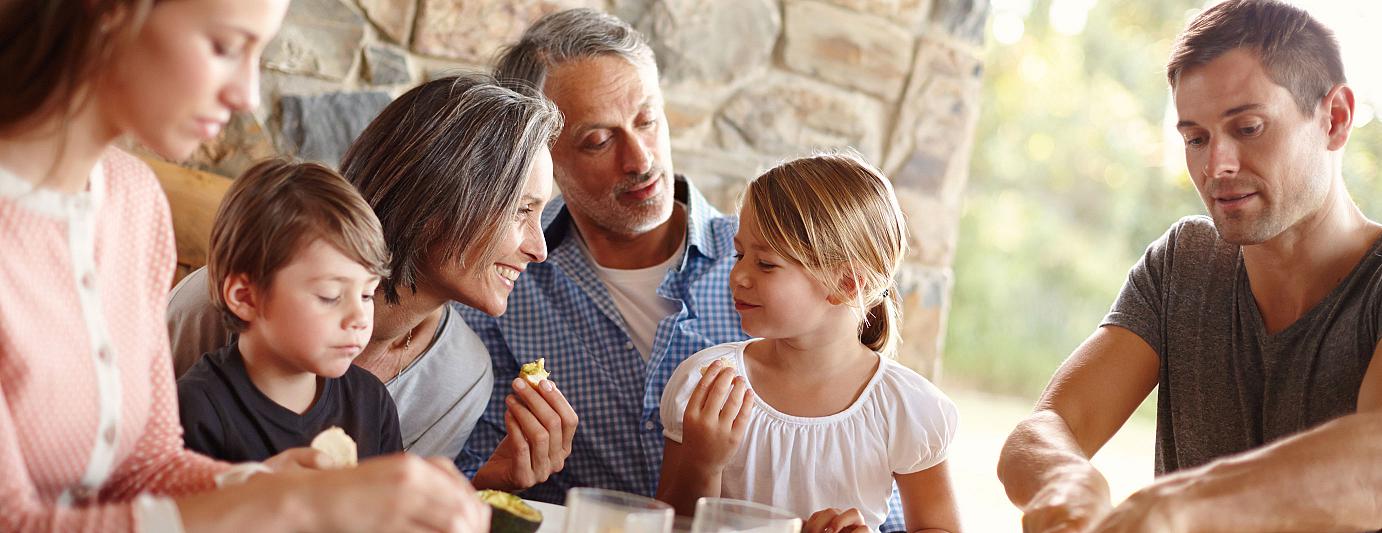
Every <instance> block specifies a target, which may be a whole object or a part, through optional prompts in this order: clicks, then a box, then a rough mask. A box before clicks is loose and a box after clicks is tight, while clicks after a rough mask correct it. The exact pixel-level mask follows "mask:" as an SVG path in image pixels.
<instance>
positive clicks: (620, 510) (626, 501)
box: [563, 487, 673, 533]
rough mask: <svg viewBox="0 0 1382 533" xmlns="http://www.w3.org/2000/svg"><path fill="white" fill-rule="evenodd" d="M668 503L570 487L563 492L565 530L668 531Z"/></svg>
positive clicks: (610, 532)
mask: <svg viewBox="0 0 1382 533" xmlns="http://www.w3.org/2000/svg"><path fill="white" fill-rule="evenodd" d="M672 514H673V513H672V506H670V505H667V504H665V503H662V502H660V501H657V500H654V499H652V498H645V497H643V496H637V495H634V494H629V493H626V492H619V491H614V490H605V489H594V488H586V487H581V488H574V489H571V490H569V491H567V492H566V528H565V529H564V530H563V531H564V532H565V533H671V531H672Z"/></svg>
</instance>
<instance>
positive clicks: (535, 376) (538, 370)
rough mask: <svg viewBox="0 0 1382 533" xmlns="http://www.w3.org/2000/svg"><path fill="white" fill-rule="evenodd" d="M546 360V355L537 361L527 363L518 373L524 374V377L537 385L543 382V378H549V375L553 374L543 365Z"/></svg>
mask: <svg viewBox="0 0 1382 533" xmlns="http://www.w3.org/2000/svg"><path fill="white" fill-rule="evenodd" d="M546 362H547V358H546V357H539V358H537V360H536V361H533V362H531V363H526V364H524V365H523V367H522V368H519V369H518V375H520V376H523V379H526V380H528V383H532V384H533V385H534V386H537V384H539V383H542V380H544V379H547V376H550V375H552V373H551V372H548V371H547V369H546V368H544V367H543V365H544V364H546Z"/></svg>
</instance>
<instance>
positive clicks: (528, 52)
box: [494, 8, 657, 91]
mask: <svg viewBox="0 0 1382 533" xmlns="http://www.w3.org/2000/svg"><path fill="white" fill-rule="evenodd" d="M606 54H610V55H616V56H619V57H622V58H624V59H626V60H628V61H629V62H630V63H633V64H634V65H636V66H639V67H653V68H656V67H657V60H656V58H655V57H654V55H653V49H652V48H651V47H649V46H648V41H647V39H645V38H644V37H643V34H642V33H639V32H638V30H635V29H633V27H632V26H629V24H628V23H627V22H624V21H623V20H620V19H619V18H618V17H615V16H614V15H610V14H608V13H602V12H600V11H596V10H594V9H589V8H577V9H568V10H565V11H558V12H556V13H551V14H548V15H546V16H544V17H542V18H540V19H538V20H537V22H535V23H533V25H532V26H530V27H529V28H528V31H526V32H523V37H522V38H520V39H519V40H518V42H517V43H514V44H513V45H510V46H508V47H505V48H504V49H503V50H501V51H500V52H499V58H498V61H496V63H495V67H494V77H495V78H496V79H499V80H502V81H505V82H512V81H515V80H517V81H521V82H524V83H528V84H530V85H531V86H532V87H534V88H536V89H537V90H539V91H541V90H542V84H543V83H544V82H546V81H547V72H548V71H549V70H551V69H552V68H555V67H556V66H557V65H560V64H562V63H565V62H567V61H571V60H575V59H583V58H588V57H596V56H601V55H606Z"/></svg>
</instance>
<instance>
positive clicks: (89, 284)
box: [82, 272, 96, 290]
mask: <svg viewBox="0 0 1382 533" xmlns="http://www.w3.org/2000/svg"><path fill="white" fill-rule="evenodd" d="M82 287H84V288H86V289H87V290H93V289H95V288H96V276H95V275H94V274H92V273H90V272H87V273H85V274H82Z"/></svg>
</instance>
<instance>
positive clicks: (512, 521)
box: [477, 490, 542, 533]
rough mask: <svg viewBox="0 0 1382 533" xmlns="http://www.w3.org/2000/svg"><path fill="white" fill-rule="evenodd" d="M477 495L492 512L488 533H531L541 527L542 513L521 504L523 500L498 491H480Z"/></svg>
mask: <svg viewBox="0 0 1382 533" xmlns="http://www.w3.org/2000/svg"><path fill="white" fill-rule="evenodd" d="M477 495H478V496H479V497H480V501H483V502H485V503H487V504H489V506H490V507H491V508H492V510H493V512H491V513H490V519H489V530H490V533H533V532H535V531H537V528H538V526H541V525H542V513H539V512H537V509H534V508H532V506H530V505H528V504H526V503H523V498H519V497H518V496H515V495H513V494H509V493H507V492H504V491H499V490H482V491H478V492H477Z"/></svg>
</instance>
